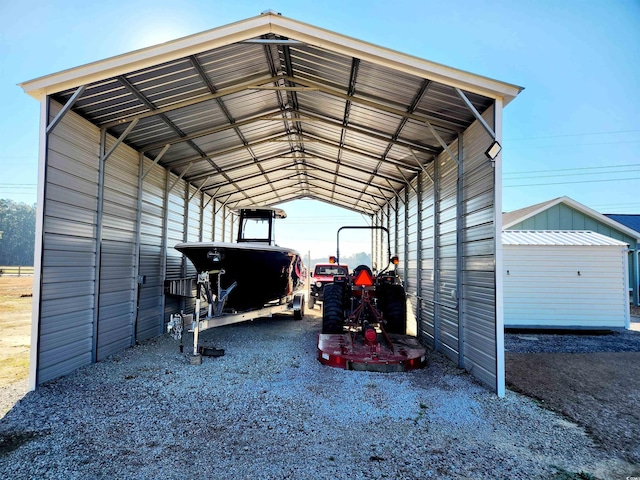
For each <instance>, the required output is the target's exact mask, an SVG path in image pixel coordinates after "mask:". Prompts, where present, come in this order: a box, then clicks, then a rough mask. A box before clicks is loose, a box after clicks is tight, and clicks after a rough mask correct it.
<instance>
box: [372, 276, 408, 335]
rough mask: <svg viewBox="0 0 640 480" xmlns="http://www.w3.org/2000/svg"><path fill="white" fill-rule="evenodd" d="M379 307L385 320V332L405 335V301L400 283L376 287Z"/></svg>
mask: <svg viewBox="0 0 640 480" xmlns="http://www.w3.org/2000/svg"><path fill="white" fill-rule="evenodd" d="M378 289H379V294H378V298H379V299H380V303H381V305H380V309H381V310H382V313H383V314H384V318H385V319H386V320H387V323H386V325H385V327H384V328H385V330H386V331H387V333H396V334H399V335H405V334H406V333H407V301H406V298H405V293H404V288H403V287H402V285H380V286H379V287H378Z"/></svg>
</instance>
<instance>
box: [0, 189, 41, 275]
mask: <svg viewBox="0 0 640 480" xmlns="http://www.w3.org/2000/svg"><path fill="white" fill-rule="evenodd" d="M35 237H36V206H35V205H27V204H26V203H22V202H20V203H18V202H14V201H13V200H5V199H0V265H33V251H34V248H35Z"/></svg>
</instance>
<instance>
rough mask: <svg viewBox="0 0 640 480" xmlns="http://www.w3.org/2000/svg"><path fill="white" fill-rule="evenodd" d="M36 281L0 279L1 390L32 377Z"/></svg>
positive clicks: (29, 278)
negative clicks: (31, 346) (32, 307)
mask: <svg viewBox="0 0 640 480" xmlns="http://www.w3.org/2000/svg"><path fill="white" fill-rule="evenodd" d="M32 285H33V277H9V276H2V277H0V365H2V367H1V368H0V388H3V387H5V386H6V385H8V384H11V383H14V382H17V381H20V380H23V379H24V378H26V377H27V375H28V374H29V348H30V345H31V300H32V298H31V293H32Z"/></svg>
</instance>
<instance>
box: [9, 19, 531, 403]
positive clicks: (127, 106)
mask: <svg viewBox="0 0 640 480" xmlns="http://www.w3.org/2000/svg"><path fill="white" fill-rule="evenodd" d="M21 86H22V88H23V89H24V91H25V92H26V93H28V94H29V95H31V96H33V97H34V98H36V99H38V100H39V101H40V102H41V146H40V162H39V183H38V220H37V225H38V230H37V236H36V238H37V239H36V243H37V246H36V263H35V272H36V277H35V279H34V280H35V281H34V304H33V305H34V307H33V325H34V326H33V334H32V349H31V352H32V358H31V360H32V361H31V376H30V381H31V387H32V388H35V386H36V385H38V384H41V383H43V382H46V381H48V380H51V379H53V378H55V377H57V376H59V375H64V374H66V373H69V372H71V371H73V370H74V369H75V368H78V367H80V366H82V365H87V364H90V363H92V362H95V361H98V360H100V359H102V358H105V357H106V356H108V355H110V354H112V353H115V352H117V351H119V350H121V349H123V348H126V347H128V346H130V345H134V344H135V342H136V341H139V340H143V339H146V338H150V337H153V336H157V335H160V334H162V332H163V326H164V322H165V320H166V318H168V316H169V315H170V314H171V313H173V312H175V311H177V310H178V309H179V308H180V304H179V303H178V302H177V301H175V300H172V299H171V298H169V297H165V296H164V291H163V283H164V280H165V279H174V278H180V277H184V276H188V275H190V274H194V273H195V272H193V270H192V268H191V266H190V264H189V263H188V262H186V261H185V260H184V259H183V258H182V257H181V256H180V255H179V254H178V252H177V251H175V250H174V249H173V246H174V245H175V244H176V243H178V242H182V241H193V240H229V239H230V238H231V236H230V232H231V231H232V225H233V221H234V218H233V214H232V213H231V211H232V209H234V208H237V207H242V206H248V205H275V204H282V203H284V202H288V201H292V200H295V199H301V198H310V199H316V200H319V201H322V202H328V203H331V204H334V205H337V206H341V207H344V208H348V209H351V210H354V211H357V212H361V213H363V214H366V215H369V216H370V217H371V219H372V223H373V224H375V225H384V226H387V227H390V229H391V231H393V233H394V234H393V235H392V236H393V239H392V247H394V248H395V249H396V251H397V252H398V253H399V254H400V258H401V270H402V273H403V276H404V280H405V284H406V288H407V292H408V294H409V297H410V301H411V305H412V307H413V314H414V315H415V317H416V319H417V325H418V335H419V336H420V337H421V338H422V340H423V341H424V342H426V343H428V344H430V345H431V346H432V347H434V348H436V349H437V350H440V351H442V352H444V353H445V354H446V355H447V356H449V357H450V358H451V359H452V360H453V361H455V362H457V364H458V365H459V366H461V367H464V368H465V369H467V370H469V371H470V372H471V373H472V374H473V375H475V376H476V377H477V378H479V379H480V380H481V381H483V382H484V383H485V384H487V385H488V386H490V387H491V388H493V389H494V390H495V391H496V392H497V393H498V394H499V395H502V394H503V393H504V365H503V363H504V362H503V356H504V353H503V342H502V335H503V333H502V311H501V308H502V286H501V279H500V275H497V276H496V272H500V271H501V269H500V262H501V258H500V255H501V247H500V242H499V241H496V239H499V238H500V237H499V232H500V230H501V219H500V215H501V180H500V178H501V157H500V155H499V154H498V155H497V156H496V157H495V158H494V159H493V160H490V159H489V158H488V157H487V155H486V154H485V152H486V151H487V150H488V148H489V147H490V146H492V145H493V144H494V142H496V141H497V142H499V141H500V139H501V131H502V108H503V107H504V106H505V105H506V104H507V103H509V102H510V101H511V100H512V99H513V98H515V96H516V95H517V94H518V93H519V92H520V90H521V88H520V87H517V86H514V85H510V84H507V83H503V82H499V81H496V80H492V79H489V78H486V77H481V76H478V75H473V74H471V73H467V72H463V71H460V70H456V69H453V68H450V67H446V66H443V65H439V64H436V63H433V62H429V61H426V60H423V59H419V58H415V57H412V56H409V55H405V54H402V53H398V52H395V51H391V50H388V49H385V48H382V47H379V46H376V45H372V44H369V43H365V42H362V41H359V40H355V39H353V38H349V37H346V36H343V35H340V34H337V33H334V32H330V31H327V30H324V29H320V28H317V27H314V26H311V25H308V24H304V23H301V22H298V21H295V20H292V19H289V18H286V17H283V16H281V15H279V14H276V13H274V12H271V11H268V12H265V13H263V14H262V15H260V16H257V17H254V18H249V19H247V20H243V21H240V22H236V23H233V24H230V25H226V26H223V27H219V28H215V29H213V30H209V31H206V32H204V33H200V34H196V35H191V36H189V37H185V38H182V39H178V40H175V41H171V42H167V43H164V44H161V45H157V46H154V47H150V48H146V49H143V50H138V51H135V52H131V53H127V54H124V55H120V56H117V57H113V58H109V59H106V60H102V61H99V62H95V63H91V64H88V65H84V66H81V67H77V68H73V69H70V70H65V71H63V72H59V73H56V74H52V75H48V76H46V77H42V78H39V79H35V80H32V81H29V82H25V83H23V84H21ZM373 245H374V256H376V257H378V258H380V256H381V255H382V249H381V248H380V242H379V239H378V238H374V239H373ZM142 276H144V278H145V283H139V279H141V277H142Z"/></svg>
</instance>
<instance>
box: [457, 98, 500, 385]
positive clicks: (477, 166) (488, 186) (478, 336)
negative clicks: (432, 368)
mask: <svg viewBox="0 0 640 480" xmlns="http://www.w3.org/2000/svg"><path fill="white" fill-rule="evenodd" d="M483 118H484V119H485V121H486V122H487V123H488V124H489V125H490V126H491V127H493V128H495V122H494V108H493V107H491V108H489V109H487V111H485V112H484V114H483ZM491 141H492V140H491V138H490V136H489V134H488V133H487V132H486V131H485V130H484V128H482V126H481V125H480V124H479V123H478V122H475V123H473V125H471V126H470V127H469V128H468V129H467V131H466V132H465V133H464V137H463V142H462V145H463V157H464V162H463V180H462V194H463V198H462V219H461V220H462V258H463V260H462V285H461V290H462V293H461V295H460V301H461V315H462V322H463V324H462V326H463V331H464V339H463V342H464V343H463V344H464V359H463V363H464V368H466V369H467V370H469V371H470V372H471V373H472V374H473V375H474V376H475V377H476V378H478V379H479V380H481V381H482V382H484V383H486V384H487V385H491V386H496V384H497V375H498V372H497V370H496V368H497V367H496V366H497V358H498V353H497V335H498V334H500V335H502V332H497V331H496V248H497V245H496V225H495V223H494V218H495V216H496V214H499V213H500V212H499V211H498V212H496V211H495V172H494V167H493V165H492V162H490V161H489V160H488V159H487V157H486V156H485V154H484V152H485V151H486V149H487V147H488V145H490V143H491Z"/></svg>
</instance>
